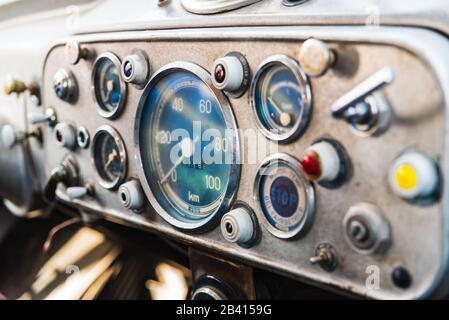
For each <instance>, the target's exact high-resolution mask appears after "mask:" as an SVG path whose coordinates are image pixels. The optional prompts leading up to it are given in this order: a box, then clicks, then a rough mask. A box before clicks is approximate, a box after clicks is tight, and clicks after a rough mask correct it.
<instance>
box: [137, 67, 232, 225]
mask: <svg viewBox="0 0 449 320" xmlns="http://www.w3.org/2000/svg"><path fill="white" fill-rule="evenodd" d="M136 119H137V120H136V121H138V123H137V125H136V128H137V129H136V133H135V138H136V139H137V141H138V143H137V145H138V149H139V154H140V157H138V158H139V159H141V162H142V169H143V175H144V180H145V181H146V182H147V183H148V188H145V185H146V184H145V183H144V189H146V191H147V194H148V196H149V200H150V202H151V201H152V200H153V202H155V203H154V205H155V207H156V209H158V212H159V213H160V214H161V216H162V217H163V218H165V219H166V220H167V221H168V222H170V223H172V224H173V225H175V226H177V227H180V228H185V229H197V228H201V227H203V226H206V224H209V222H210V221H211V220H217V219H214V218H217V217H218V216H220V215H221V214H222V213H224V212H225V211H226V210H227V209H228V206H229V204H230V201H231V200H232V198H233V197H234V193H235V190H236V188H237V183H238V176H239V165H238V139H237V132H236V124H235V120H234V117H233V115H232V111H231V109H230V107H229V104H228V102H227V100H226V99H225V97H224V96H223V95H222V93H221V92H220V91H218V90H216V89H214V88H213V87H212V86H211V82H210V76H209V73H207V71H205V70H204V69H202V68H201V67H199V66H196V65H194V64H190V63H175V64H172V65H169V66H167V67H165V68H163V69H162V70H161V71H159V73H158V74H156V75H155V76H154V77H153V79H151V80H150V82H149V84H148V86H147V88H146V89H145V90H144V94H143V97H142V99H141V102H140V104H139V110H138V115H137V117H136Z"/></svg>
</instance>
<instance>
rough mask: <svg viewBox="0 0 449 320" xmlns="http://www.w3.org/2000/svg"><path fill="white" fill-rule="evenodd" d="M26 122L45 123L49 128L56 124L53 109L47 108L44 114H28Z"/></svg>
mask: <svg viewBox="0 0 449 320" xmlns="http://www.w3.org/2000/svg"><path fill="white" fill-rule="evenodd" d="M28 120H29V121H30V123H31V124H33V125H34V124H40V123H45V122H46V123H47V124H48V125H49V126H50V127H54V126H55V125H56V123H57V117H56V112H55V109H53V108H47V109H46V110H45V113H29V114H28Z"/></svg>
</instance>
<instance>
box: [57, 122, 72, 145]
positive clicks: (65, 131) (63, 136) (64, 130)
mask: <svg viewBox="0 0 449 320" xmlns="http://www.w3.org/2000/svg"><path fill="white" fill-rule="evenodd" d="M55 137H56V143H57V144H59V145H60V146H63V147H65V148H67V149H73V148H74V147H75V145H76V134H75V129H74V128H73V127H72V126H71V125H69V124H67V123H65V122H60V123H58V124H57V125H56V127H55Z"/></svg>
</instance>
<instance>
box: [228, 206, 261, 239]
mask: <svg viewBox="0 0 449 320" xmlns="http://www.w3.org/2000/svg"><path fill="white" fill-rule="evenodd" d="M220 228H221V233H222V235H223V237H224V238H225V239H226V240H227V241H229V242H236V243H238V244H248V243H249V242H251V240H253V239H254V238H255V234H256V228H255V225H254V222H253V218H252V213H251V211H250V209H248V208H246V207H244V206H239V207H237V208H235V209H233V210H231V211H229V212H228V213H226V214H225V215H223V217H222V218H221V224H220Z"/></svg>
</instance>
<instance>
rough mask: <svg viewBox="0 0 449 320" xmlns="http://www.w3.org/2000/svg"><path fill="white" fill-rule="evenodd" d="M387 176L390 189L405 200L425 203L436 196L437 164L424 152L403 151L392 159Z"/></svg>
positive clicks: (437, 181) (437, 184) (438, 178)
mask: <svg viewBox="0 0 449 320" xmlns="http://www.w3.org/2000/svg"><path fill="white" fill-rule="evenodd" d="M388 176H389V183H390V186H391V189H392V190H393V191H394V193H395V194H397V195H398V196H399V197H401V198H403V199H405V200H410V201H420V202H422V203H424V202H426V203H427V202H433V200H435V199H436V198H437V196H438V193H439V184H440V176H439V170H438V166H437V164H436V162H435V161H434V160H433V159H432V158H430V157H429V156H427V155H425V154H424V153H421V152H419V151H414V150H413V151H407V152H405V153H403V154H402V155H400V156H399V157H398V158H396V159H395V160H394V161H393V164H392V165H391V167H390V170H389V175H388Z"/></svg>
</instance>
